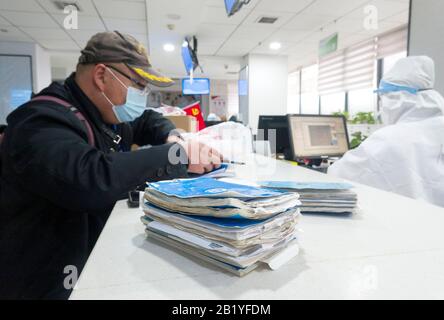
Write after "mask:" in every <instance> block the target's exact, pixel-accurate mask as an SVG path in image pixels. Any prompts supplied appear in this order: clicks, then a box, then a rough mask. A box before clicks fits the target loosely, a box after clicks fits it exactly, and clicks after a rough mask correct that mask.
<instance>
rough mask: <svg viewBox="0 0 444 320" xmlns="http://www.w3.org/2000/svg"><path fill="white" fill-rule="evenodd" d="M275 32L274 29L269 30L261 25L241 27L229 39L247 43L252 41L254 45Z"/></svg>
mask: <svg viewBox="0 0 444 320" xmlns="http://www.w3.org/2000/svg"><path fill="white" fill-rule="evenodd" d="M273 32H275V29H270V28H269V27H268V26H262V25H256V26H251V25H246V26H244V25H242V26H241V27H239V28H238V29H237V30H236V31H235V32H234V33H233V35H232V36H231V37H230V39H233V40H236V41H239V40H240V41H242V40H248V41H254V42H255V43H256V44H257V43H259V42H261V41H263V40H265V39H266V38H267V37H269V36H270V35H271V34H273Z"/></svg>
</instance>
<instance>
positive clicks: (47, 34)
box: [21, 27, 69, 40]
mask: <svg viewBox="0 0 444 320" xmlns="http://www.w3.org/2000/svg"><path fill="white" fill-rule="evenodd" d="M21 29H22V30H23V31H24V32H26V33H27V34H29V35H30V36H32V37H33V38H34V39H39V40H40V39H46V40H65V39H69V36H68V35H67V34H66V32H65V31H64V30H62V29H60V28H59V29H55V28H36V27H33V28H30V27H22V28H21Z"/></svg>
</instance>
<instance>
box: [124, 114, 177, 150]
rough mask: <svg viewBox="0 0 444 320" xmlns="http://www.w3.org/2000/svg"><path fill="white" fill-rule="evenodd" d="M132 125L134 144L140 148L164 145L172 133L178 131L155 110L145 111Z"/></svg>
mask: <svg viewBox="0 0 444 320" xmlns="http://www.w3.org/2000/svg"><path fill="white" fill-rule="evenodd" d="M130 125H131V127H132V129H133V143H135V144H137V145H139V146H144V145H147V144H150V145H160V144H163V143H165V142H166V140H167V138H168V136H169V134H170V133H171V131H173V130H174V129H176V127H175V126H174V124H173V123H172V122H171V121H170V120H168V119H166V118H165V117H163V116H162V114H160V113H158V112H156V111H153V110H147V111H145V112H144V113H143V114H142V116H140V117H139V118H137V119H136V120H134V121H133V122H130Z"/></svg>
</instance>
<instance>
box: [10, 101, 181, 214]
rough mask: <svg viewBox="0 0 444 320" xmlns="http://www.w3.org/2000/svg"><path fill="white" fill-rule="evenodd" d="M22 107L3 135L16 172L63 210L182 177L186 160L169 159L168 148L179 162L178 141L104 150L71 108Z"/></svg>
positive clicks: (98, 205)
mask: <svg viewBox="0 0 444 320" xmlns="http://www.w3.org/2000/svg"><path fill="white" fill-rule="evenodd" d="M27 108H28V110H26V111H24V112H25V114H24V115H21V116H20V122H19V123H17V124H14V125H13V131H12V133H11V135H10V136H8V139H7V144H8V148H7V149H8V153H9V154H8V158H9V159H10V161H11V162H12V164H13V166H12V167H13V170H14V171H15V176H16V177H17V179H18V180H19V183H20V184H21V185H22V187H23V188H24V189H25V190H28V191H29V192H32V193H36V194H38V195H40V196H41V197H44V198H46V199H48V200H50V201H51V202H54V203H55V204H57V205H59V206H60V207H63V208H66V209H67V210H70V211H88V210H91V211H95V210H100V209H102V208H105V207H108V206H110V205H113V204H114V203H115V202H116V201H117V200H118V199H119V198H120V196H121V195H122V194H123V193H125V192H128V191H129V190H132V189H134V188H135V187H137V186H139V185H142V184H143V183H144V182H145V181H147V180H148V181H150V180H151V181H152V180H162V179H168V178H169V179H171V178H177V177H184V176H186V171H187V168H186V165H185V164H181V163H179V164H177V161H176V163H172V162H170V161H169V159H171V158H169V155H170V148H172V150H175V152H174V153H176V152H181V156H182V158H181V159H180V161H181V162H183V161H184V158H183V155H184V154H185V153H184V150H183V149H181V147H180V146H179V145H178V144H166V145H159V146H154V147H151V148H149V149H144V150H140V151H136V152H126V153H109V154H106V153H104V152H102V151H100V150H98V149H96V148H95V147H92V146H90V145H88V143H87V142H86V141H85V138H86V132H85V128H84V127H82V126H83V125H82V124H81V122H80V121H78V119H77V118H76V117H75V115H73V114H72V113H71V112H70V111H67V110H64V109H63V108H60V107H54V108H51V107H32V106H29V107H27ZM148 116H149V115H147V117H148ZM163 127H164V128H165V127H167V125H164V126H163ZM156 138H157V139H160V134H159V135H158V136H156ZM176 160H178V159H177V158H176Z"/></svg>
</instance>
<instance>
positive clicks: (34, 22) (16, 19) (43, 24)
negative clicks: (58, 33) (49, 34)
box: [1, 11, 58, 28]
mask: <svg viewBox="0 0 444 320" xmlns="http://www.w3.org/2000/svg"><path fill="white" fill-rule="evenodd" d="M1 15H2V16H3V17H4V18H6V19H7V20H9V21H11V22H12V23H14V25H16V26H19V27H39V28H58V25H57V23H55V22H54V20H52V19H51V17H50V16H49V15H48V14H46V13H36V12H32V13H31V12H18V11H2V12H1Z"/></svg>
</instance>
